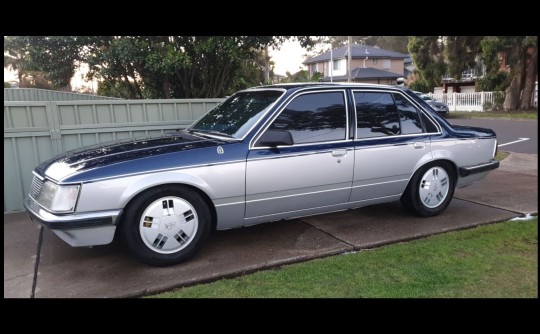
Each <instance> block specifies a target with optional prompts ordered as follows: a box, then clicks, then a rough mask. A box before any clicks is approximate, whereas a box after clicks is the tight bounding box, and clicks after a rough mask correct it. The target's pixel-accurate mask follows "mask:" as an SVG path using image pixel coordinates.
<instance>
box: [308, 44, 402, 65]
mask: <svg viewBox="0 0 540 334" xmlns="http://www.w3.org/2000/svg"><path fill="white" fill-rule="evenodd" d="M351 54H352V55H351V57H352V58H365V57H366V56H367V57H369V58H393V59H405V58H408V57H409V55H408V54H405V53H399V52H395V51H388V50H383V49H381V48H377V47H373V46H368V45H358V44H352V45H351ZM348 56H349V53H348V46H347V45H344V46H342V47H339V48H337V49H334V50H333V54H332V59H343V58H346V57H348ZM327 60H330V51H327V52H325V53H323V54H320V55H318V56H315V57H311V58H308V59H306V60H305V61H304V64H306V65H307V64H312V63H319V62H323V61H327Z"/></svg>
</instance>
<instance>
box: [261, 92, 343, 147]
mask: <svg viewBox="0 0 540 334" xmlns="http://www.w3.org/2000/svg"><path fill="white" fill-rule="evenodd" d="M346 128H347V114H346V109H345V97H344V94H343V92H318V93H310V94H304V95H300V96H298V97H296V98H295V99H294V100H293V101H292V102H291V103H289V104H288V105H287V107H286V108H285V109H284V110H283V111H282V112H281V114H280V115H279V116H278V118H276V120H275V121H274V122H273V123H272V125H271V126H270V129H279V130H287V131H289V132H290V133H291V135H292V137H293V140H294V143H295V144H305V143H315V142H323V141H335V140H344V139H345V131H346Z"/></svg>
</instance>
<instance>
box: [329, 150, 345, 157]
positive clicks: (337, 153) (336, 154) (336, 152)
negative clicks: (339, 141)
mask: <svg viewBox="0 0 540 334" xmlns="http://www.w3.org/2000/svg"><path fill="white" fill-rule="evenodd" d="M345 155H347V150H332V156H333V157H343V156H345Z"/></svg>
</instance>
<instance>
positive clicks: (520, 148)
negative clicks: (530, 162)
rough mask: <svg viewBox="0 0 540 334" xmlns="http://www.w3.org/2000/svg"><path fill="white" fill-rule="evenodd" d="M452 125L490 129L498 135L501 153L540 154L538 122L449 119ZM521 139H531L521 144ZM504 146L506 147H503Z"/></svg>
mask: <svg viewBox="0 0 540 334" xmlns="http://www.w3.org/2000/svg"><path fill="white" fill-rule="evenodd" d="M448 121H449V122H450V123H451V124H456V125H465V126H477V127H481V128H490V129H493V130H494V131H495V133H497V140H498V142H499V147H500V150H501V151H510V152H516V153H530V154H538V121H537V120H508V119H448ZM520 138H529V139H528V140H523V141H520V142H516V143H512V144H508V145H505V144H507V143H511V142H515V141H518V140H519V139H520ZM501 145H504V146H501Z"/></svg>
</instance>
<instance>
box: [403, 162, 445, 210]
mask: <svg viewBox="0 0 540 334" xmlns="http://www.w3.org/2000/svg"><path fill="white" fill-rule="evenodd" d="M454 189H455V178H454V173H453V170H452V168H451V167H450V166H449V164H448V163H445V162H434V163H431V164H428V165H426V166H422V167H421V168H419V169H418V170H417V171H416V173H414V175H413V177H412V178H411V181H410V182H409V185H408V186H407V189H405V192H404V193H403V195H402V196H401V203H402V204H403V206H404V207H405V209H407V210H408V211H409V212H411V213H414V214H416V215H418V216H422V217H429V216H435V215H438V214H440V213H441V212H443V211H444V210H445V209H446V208H447V207H448V205H449V204H450V201H451V200H452V197H453V196H454Z"/></svg>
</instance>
